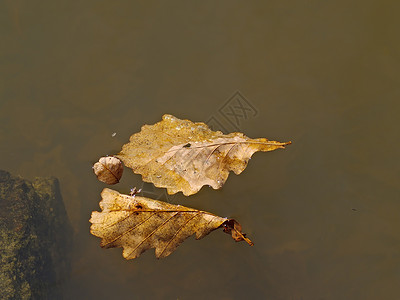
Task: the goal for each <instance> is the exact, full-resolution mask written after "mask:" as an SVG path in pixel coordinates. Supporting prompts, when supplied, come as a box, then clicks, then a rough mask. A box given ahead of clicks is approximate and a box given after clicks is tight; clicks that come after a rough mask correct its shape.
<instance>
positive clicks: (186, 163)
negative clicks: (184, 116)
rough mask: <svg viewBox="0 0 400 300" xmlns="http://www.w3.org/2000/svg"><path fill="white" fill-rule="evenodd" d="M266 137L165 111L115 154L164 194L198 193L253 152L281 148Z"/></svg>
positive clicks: (221, 179)
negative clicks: (226, 129) (214, 126)
mask: <svg viewBox="0 0 400 300" xmlns="http://www.w3.org/2000/svg"><path fill="white" fill-rule="evenodd" d="M288 144H290V142H286V143H280V142H276V141H269V140H268V139H266V138H258V139H250V138H248V137H247V136H245V135H244V134H243V133H239V132H235V133H230V134H227V135H225V134H223V133H222V132H221V131H212V130H211V129H210V128H208V126H207V125H206V124H204V123H193V122H191V121H189V120H180V119H178V118H176V117H174V116H171V115H164V116H163V120H162V121H160V122H158V123H156V124H154V125H144V126H143V127H142V130H141V131H140V132H139V133H136V134H133V135H132V136H131V137H130V141H129V143H127V144H125V145H124V146H123V147H122V151H121V152H120V153H119V154H118V155H116V156H117V157H118V158H120V159H121V160H122V161H123V162H124V164H125V165H126V166H127V167H129V168H131V169H132V170H133V172H135V173H137V174H141V175H142V177H143V180H144V181H146V182H152V183H153V184H154V185H155V186H157V187H163V188H167V191H168V194H175V193H177V192H180V191H181V192H183V194H184V195H186V196H188V195H192V194H195V193H197V192H198V191H199V190H200V189H201V187H202V186H203V185H209V186H211V187H212V188H214V189H219V188H221V187H222V185H223V184H224V183H225V181H226V180H227V178H228V176H229V171H233V172H235V174H240V173H241V172H242V171H243V170H244V169H245V168H246V166H247V163H248V161H249V159H250V158H251V156H252V155H253V153H254V152H257V151H264V152H265V151H272V150H275V149H279V148H284V147H285V145H288Z"/></svg>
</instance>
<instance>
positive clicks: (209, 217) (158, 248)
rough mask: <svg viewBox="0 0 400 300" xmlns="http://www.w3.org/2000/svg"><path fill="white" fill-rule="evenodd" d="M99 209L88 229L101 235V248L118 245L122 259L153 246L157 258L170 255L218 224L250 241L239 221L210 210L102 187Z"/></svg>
mask: <svg viewBox="0 0 400 300" xmlns="http://www.w3.org/2000/svg"><path fill="white" fill-rule="evenodd" d="M101 196H102V200H101V201H100V208H101V209H102V212H97V211H94V212H92V217H91V219H90V220H89V221H90V222H91V223H92V225H91V227H90V232H91V233H92V234H93V235H95V236H97V237H100V238H102V240H101V244H100V245H101V247H103V248H112V247H122V248H123V253H122V255H123V256H124V257H125V258H126V259H133V258H136V257H138V256H139V255H140V254H141V253H143V252H144V251H146V250H147V249H150V248H155V254H156V257H157V258H162V257H166V256H168V255H170V254H171V253H172V252H173V251H174V250H175V249H176V247H178V245H179V244H180V243H181V242H183V240H185V239H186V238H188V237H189V236H191V235H193V234H196V239H201V238H203V237H204V236H206V235H207V234H209V233H210V232H211V231H213V230H215V229H217V228H219V227H222V228H223V229H224V231H225V232H227V233H230V234H231V235H232V238H233V239H234V240H235V241H237V242H239V241H243V240H245V241H246V242H247V243H248V244H249V245H251V246H253V243H252V242H251V241H250V240H249V239H248V238H247V237H246V236H245V234H243V233H242V232H241V226H240V224H239V223H238V222H237V221H235V220H233V219H227V218H221V217H218V216H216V215H213V214H211V213H208V212H205V211H200V210H196V209H193V208H188V207H184V206H180V205H173V204H169V203H166V202H161V201H156V200H152V199H149V198H145V197H139V196H128V195H123V194H120V193H118V192H117V191H114V190H111V189H108V188H105V189H104V190H103V191H102V193H101Z"/></svg>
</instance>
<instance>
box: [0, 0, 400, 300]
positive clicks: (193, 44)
mask: <svg viewBox="0 0 400 300" xmlns="http://www.w3.org/2000/svg"><path fill="white" fill-rule="evenodd" d="M0 7H1V9H0V21H1V26H0V36H1V41H2V42H1V46H0V59H1V60H0V66H1V67H0V72H1V75H0V76H1V77H0V78H1V80H0V93H1V94H0V154H1V158H0V168H1V169H5V170H8V171H10V172H12V173H13V174H20V175H22V176H24V177H27V178H32V177H34V176H47V175H54V176H56V177H58V178H59V179H60V182H61V188H62V194H63V197H64V201H65V203H66V207H67V210H68V214H69V216H70V219H71V221H72V222H73V224H74V227H75V230H76V237H75V252H74V261H73V274H72V277H71V278H70V279H69V280H66V282H65V287H66V289H67V291H66V298H67V299H94V298H96V299H110V298H111V297H113V299H136V298H137V299H156V298H164V299H216V298H218V299H245V298H253V299H290V300H299V299H396V298H397V297H398V295H399V293H400V288H399V286H398V283H399V280H400V218H399V212H400V201H399V200H400V197H399V196H400V188H399V180H400V176H399V175H400V166H399V158H398V149H399V146H400V142H399V139H398V136H399V134H398V133H399V129H400V126H399V122H398V118H399V108H400V105H399V97H400V88H399V86H400V71H399V70H400V68H399V67H400V63H399V62H400V54H399V53H400V42H399V38H398V30H399V28H400V22H399V19H398V11H399V9H400V5H399V3H398V2H396V1H350V2H349V1H306V2H304V1H302V2H301V1H300V2H298V1H291V2H287V1H286V2H285V1H284V2H282V1H268V2H264V3H262V4H261V3H258V4H254V3H252V4H250V3H245V2H242V1H217V2H215V1H201V2H197V3H195V2H148V1H146V2H145V4H140V3H133V2H132V1H113V2H112V3H111V2H107V1H100V2H99V1H84V3H78V2H75V3H73V2H71V1H41V2H35V3H34V2H31V1H11V0H10V1H3V2H1V3H0ZM236 91H240V92H241V94H242V96H243V97H244V98H235V97H234V98H232V99H231V101H229V99H230V97H231V96H232V95H233V94H234V93H235V92H236ZM244 99H245V100H244ZM246 101H247V102H246ZM239 104H242V105H244V107H245V108H247V110H243V109H241V108H240V107H239ZM246 105H247V106H246ZM248 105H251V106H248ZM224 109H225V110H224ZM229 110H230V111H231V112H232V111H233V112H235V113H236V114H237V115H238V116H237V120H235V119H234V116H232V115H229V114H227V111H228V112H229ZM221 111H222V113H223V115H222V114H221ZM164 113H170V114H173V115H175V116H177V117H180V118H188V119H191V120H193V121H207V120H210V122H212V123H213V126H214V128H218V126H221V127H220V129H222V127H223V128H225V129H226V130H227V131H232V130H235V129H234V127H235V126H236V127H238V128H239V129H240V131H242V132H244V133H245V134H247V135H248V136H250V137H264V136H265V137H268V138H270V139H277V140H280V141H287V140H292V141H293V145H291V146H289V147H288V148H287V149H286V150H283V151H275V152H273V153H262V154H256V155H255V156H254V158H253V159H252V160H251V162H250V164H249V166H248V168H247V169H246V171H245V172H244V173H243V174H241V175H240V176H235V175H231V176H230V178H229V180H228V182H227V184H226V185H225V186H224V188H223V189H222V190H221V191H214V190H211V189H209V188H203V189H202V190H201V191H200V193H198V194H197V195H194V196H191V197H190V198H187V199H186V198H184V197H183V196H182V195H178V196H176V197H175V198H173V199H172V200H171V201H173V202H176V203H178V202H179V203H181V204H184V205H187V206H192V207H196V208H199V209H203V210H208V211H211V212H214V213H216V214H219V215H222V216H231V217H235V218H237V219H238V220H239V221H240V222H241V224H242V225H243V227H244V231H245V232H247V233H248V234H249V236H250V237H251V238H252V240H253V241H254V242H255V246H254V247H249V246H247V245H246V244H245V243H240V244H235V243H234V242H233V241H232V240H231V239H230V238H229V236H226V235H225V234H223V233H222V232H218V231H217V232H213V233H212V234H211V235H210V236H208V237H207V238H205V239H203V240H200V241H195V240H194V239H193V238H191V239H189V240H187V241H186V242H185V243H183V244H182V245H181V246H180V247H179V248H178V250H177V251H176V252H175V253H174V254H172V255H171V256H170V257H168V258H166V259H164V260H156V259H155V258H154V253H153V251H148V252H146V253H145V254H143V255H142V256H141V257H140V258H139V259H137V260H135V261H125V260H124V259H123V258H122V255H121V250H120V249H110V250H103V249H101V248H100V247H99V239H98V238H95V237H93V236H91V235H90V234H89V223H88V219H89V217H90V213H91V211H92V210H98V201H99V200H100V196H99V194H100V191H101V190H102V188H103V187H104V185H103V184H101V183H99V182H98V181H97V180H96V178H95V176H94V175H93V174H92V170H91V165H92V163H93V162H94V161H96V160H97V159H98V157H100V156H101V155H105V154H113V153H116V152H117V151H118V150H119V149H120V147H121V146H122V144H124V143H125V142H127V140H128V138H129V136H130V135H131V134H132V133H134V132H137V131H139V130H140V126H141V125H143V124H145V123H147V124H153V123H155V122H157V121H159V120H160V119H161V116H162V115H163V114H164ZM246 114H247V115H246ZM254 115H255V116H254ZM224 116H226V117H228V119H225V118H224ZM229 118H230V119H229ZM229 121H232V122H236V121H238V122H239V124H235V123H233V124H231V123H229ZM218 124H219V125H218ZM234 125H235V126H234ZM114 132H115V133H117V134H116V136H115V137H112V134H113V133H114ZM141 185H142V184H141V178H140V176H138V175H134V174H133V173H131V172H130V171H129V170H128V169H126V170H125V174H124V176H123V180H122V182H121V183H120V184H118V185H116V186H115V189H117V190H119V191H120V192H127V191H129V189H130V188H131V187H133V186H138V187H139V186H141ZM145 190H146V191H147V192H148V193H150V192H154V193H155V194H156V195H161V196H162V195H163V191H162V190H158V189H157V190H155V191H152V188H151V186H150V185H148V186H147V185H146V186H145Z"/></svg>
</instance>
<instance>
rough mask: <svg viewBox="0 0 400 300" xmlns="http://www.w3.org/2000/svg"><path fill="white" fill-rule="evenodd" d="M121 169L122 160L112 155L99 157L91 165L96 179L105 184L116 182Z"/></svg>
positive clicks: (119, 177)
mask: <svg viewBox="0 0 400 300" xmlns="http://www.w3.org/2000/svg"><path fill="white" fill-rule="evenodd" d="M123 171H124V166H123V165H122V162H121V161H120V160H119V159H118V158H117V157H114V156H107V157H101V158H100V159H99V161H98V162H97V163H95V164H94V165H93V172H94V174H96V176H97V179H98V180H100V181H102V182H104V183H107V184H116V183H118V182H119V180H120V179H121V176H122V172H123Z"/></svg>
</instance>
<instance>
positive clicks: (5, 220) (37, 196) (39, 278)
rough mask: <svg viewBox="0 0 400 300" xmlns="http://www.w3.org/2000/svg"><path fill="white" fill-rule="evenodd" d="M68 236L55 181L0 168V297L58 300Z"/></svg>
mask: <svg viewBox="0 0 400 300" xmlns="http://www.w3.org/2000/svg"><path fill="white" fill-rule="evenodd" d="M72 233H73V231H72V227H71V225H70V222H69V220H68V216H67V213H66V211H65V207H64V203H63V200H62V197H61V193H60V188H59V183H58V180H57V179H56V178H54V177H49V178H36V179H35V180H34V181H33V182H29V181H27V180H25V179H23V178H20V177H15V176H12V175H11V174H10V173H8V172H6V171H2V170H0V298H1V299H56V298H57V299H60V298H62V284H63V282H65V280H66V279H67V278H68V277H69V272H70V253H71V244H72Z"/></svg>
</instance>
